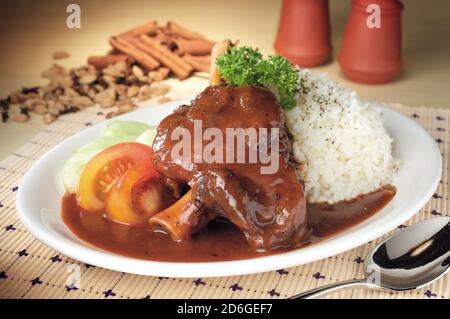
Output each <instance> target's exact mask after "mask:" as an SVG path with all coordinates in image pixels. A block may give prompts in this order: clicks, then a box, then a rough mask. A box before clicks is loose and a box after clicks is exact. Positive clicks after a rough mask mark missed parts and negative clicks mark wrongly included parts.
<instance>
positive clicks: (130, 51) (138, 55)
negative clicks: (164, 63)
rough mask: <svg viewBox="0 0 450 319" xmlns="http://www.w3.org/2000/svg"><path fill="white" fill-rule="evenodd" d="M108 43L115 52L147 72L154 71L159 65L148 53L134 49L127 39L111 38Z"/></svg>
mask: <svg viewBox="0 0 450 319" xmlns="http://www.w3.org/2000/svg"><path fill="white" fill-rule="evenodd" d="M109 42H110V44H111V45H112V46H113V47H114V48H115V49H116V50H118V51H120V52H122V53H123V54H126V55H128V56H130V57H131V58H133V59H134V60H136V62H138V63H139V64H141V65H142V66H143V67H145V68H146V69H148V70H154V69H156V68H157V67H158V66H159V65H160V63H159V62H158V61H157V60H155V59H154V58H153V57H152V56H150V55H149V54H148V53H146V52H144V51H142V50H141V49H139V48H137V47H135V46H134V45H133V43H132V42H131V41H130V39H129V38H121V37H111V38H110V39H109Z"/></svg>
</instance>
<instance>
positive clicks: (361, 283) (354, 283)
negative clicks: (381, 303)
mask: <svg viewBox="0 0 450 319" xmlns="http://www.w3.org/2000/svg"><path fill="white" fill-rule="evenodd" d="M350 288H351V289H354V288H378V286H376V285H374V284H372V283H370V282H367V280H366V279H352V280H346V281H341V282H337V283H333V284H329V285H325V286H322V287H318V288H316V289H312V290H310V291H306V292H302V293H299V294H297V295H295V296H292V297H289V299H312V298H317V297H322V296H325V295H327V294H330V293H333V292H335V291H336V290H338V289H350Z"/></svg>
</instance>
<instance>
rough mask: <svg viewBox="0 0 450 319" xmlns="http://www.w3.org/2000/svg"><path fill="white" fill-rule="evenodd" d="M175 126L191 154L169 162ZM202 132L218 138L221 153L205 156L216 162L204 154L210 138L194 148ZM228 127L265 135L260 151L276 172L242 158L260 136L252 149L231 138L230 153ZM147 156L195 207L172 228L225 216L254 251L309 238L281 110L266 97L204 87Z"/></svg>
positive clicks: (166, 124) (253, 90)
mask: <svg viewBox="0 0 450 319" xmlns="http://www.w3.org/2000/svg"><path fill="white" fill-rule="evenodd" d="M198 121H201V129H200V130H199V129H198V126H196V124H198V123H200V122H198ZM180 128H183V129H184V130H185V131H186V130H187V131H189V132H190V133H191V139H190V143H189V144H190V146H191V147H190V149H191V152H190V154H189V153H186V152H184V151H183V152H182V153H183V154H182V155H183V156H174V152H173V151H174V148H176V147H178V146H179V141H180V139H174V133H175V132H177V130H180ZM208 128H214V129H215V130H216V132H217V131H220V132H221V133H222V135H223V139H222V142H223V148H221V149H220V150H221V151H220V152H217V149H215V152H213V153H212V154H214V158H215V159H219V161H215V162H211V161H209V162H207V160H206V158H207V157H206V156H205V151H207V150H208V144H209V143H210V142H211V140H213V138H212V136H209V139H208V138H205V136H204V135H203V138H202V139H201V140H196V141H197V142H198V143H197V144H196V142H195V138H196V137H195V136H196V135H195V131H196V130H197V131H196V132H199V131H200V132H201V133H203V134H204V133H205V132H206V130H207V129H208ZM230 128H232V129H244V130H246V129H251V128H256V129H258V130H257V132H260V130H259V129H267V132H268V135H267V136H266V138H265V142H266V145H268V149H266V153H267V154H270V155H272V156H271V159H272V160H274V159H276V162H277V163H278V167H277V169H276V170H275V171H274V172H271V173H266V174H263V173H262V171H263V170H262V168H263V167H268V165H269V164H268V163H267V162H264V163H263V161H262V160H261V158H260V157H258V158H257V160H256V161H250V160H249V158H250V154H249V152H250V151H249V150H251V149H255V147H256V148H257V149H258V151H261V150H260V148H261V144H260V143H261V135H259V136H258V138H260V139H259V140H258V141H257V142H256V143H255V141H254V140H252V139H251V138H249V137H247V139H244V140H241V141H239V139H235V140H234V141H235V143H234V145H232V146H231V148H230V144H229V143H227V142H228V136H229V135H227V134H228V133H229V131H228V130H227V129H230ZM271 129H278V132H279V139H277V140H276V141H277V146H278V147H277V148H273V147H272V145H271V144H270V143H269V142H268V141H273V138H274V136H273V134H272V132H273V130H271ZM244 132H246V131H244ZM175 135H176V136H178V137H179V134H178V135H177V134H175ZM216 138H217V137H216ZM242 142H244V143H245V144H246V146H247V147H246V151H245V161H244V162H242V161H241V162H239V160H240V159H242V158H239V152H238V151H237V147H238V145H240V144H239V143H241V144H242ZM177 145H178V146H177ZM185 145H186V144H185ZM199 145H201V148H199V147H198V146H199ZM196 147H197V148H196ZM252 147H253V148H252ZM153 150H154V158H153V162H154V166H155V168H156V169H157V171H158V172H159V173H160V174H161V176H162V180H163V181H164V182H165V183H166V184H167V185H169V186H170V187H172V188H173V189H175V190H176V193H177V192H180V189H181V187H182V186H183V185H185V184H186V183H187V184H189V186H190V187H191V188H192V197H191V206H192V207H195V209H189V210H188V211H186V212H183V214H182V215H180V217H179V219H178V220H176V221H173V223H174V227H176V226H177V225H179V224H180V223H184V224H188V225H189V226H191V228H192V229H193V230H198V226H199V225H202V227H204V226H203V225H206V224H207V223H205V220H206V221H208V220H211V219H213V218H217V217H224V218H227V219H228V220H230V221H231V222H232V223H233V224H235V225H236V226H237V227H238V228H239V229H240V230H241V231H242V232H243V233H244V235H245V237H246V239H247V241H248V243H249V244H250V245H252V246H253V247H254V248H255V249H257V250H268V249H275V248H278V247H289V246H295V245H298V244H300V243H302V242H304V241H305V240H307V239H308V236H309V230H308V227H307V225H306V201H305V194H304V187H303V183H302V182H301V181H299V180H298V177H297V175H296V173H295V164H294V163H293V162H292V161H291V160H290V158H291V157H290V155H291V154H290V141H289V138H288V134H287V131H286V127H285V124H284V116H283V114H282V109H281V107H280V106H279V104H278V102H277V100H276V98H275V97H274V95H273V94H272V93H271V92H270V91H268V90H266V89H262V88H257V87H252V86H247V87H240V88H235V87H208V88H207V89H205V91H204V92H202V93H201V94H200V95H199V96H198V97H197V98H196V99H195V100H194V101H192V103H191V105H185V106H181V107H180V108H178V109H177V110H175V112H174V113H172V114H171V115H169V116H168V117H166V118H165V119H164V120H163V121H162V122H161V123H160V125H159V127H158V131H157V136H156V138H155V141H154V144H153ZM233 151H234V152H233ZM233 153H234V154H233ZM178 154H179V153H178ZM230 154H232V155H233V156H230ZM241 155H242V153H241ZM227 156H229V158H228V161H227V160H226V159H227ZM220 159H222V160H220ZM230 159H232V161H230Z"/></svg>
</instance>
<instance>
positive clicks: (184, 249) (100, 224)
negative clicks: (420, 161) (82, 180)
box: [62, 186, 396, 262]
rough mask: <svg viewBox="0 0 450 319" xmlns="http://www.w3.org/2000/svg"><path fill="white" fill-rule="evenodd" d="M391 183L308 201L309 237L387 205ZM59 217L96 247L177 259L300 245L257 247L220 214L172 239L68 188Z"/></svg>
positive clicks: (252, 254) (237, 255) (235, 256)
mask: <svg viewBox="0 0 450 319" xmlns="http://www.w3.org/2000/svg"><path fill="white" fill-rule="evenodd" d="M395 192H396V189H395V187H394V186H386V187H383V188H381V189H380V190H377V191H375V192H373V193H370V194H366V195H362V196H359V197H358V198H356V199H354V200H351V201H343V202H339V203H336V204H333V205H328V204H308V207H307V212H308V222H309V225H310V226H311V227H312V228H313V237H312V240H311V242H310V243H307V244H311V243H312V244H314V243H315V242H317V241H319V240H323V239H324V238H326V237H329V236H332V235H336V234H338V233H340V232H342V231H345V230H347V229H349V228H350V227H352V226H354V225H357V224H359V223H361V222H363V221H365V220H366V219H368V218H369V217H371V216H373V215H374V214H375V213H376V212H378V211H379V210H381V209H382V208H383V207H384V206H386V205H387V204H388V203H389V202H390V201H391V199H392V198H393V197H394V196H395ZM62 219H63V221H64V223H65V224H66V225H67V226H68V227H69V229H70V230H71V231H72V232H73V233H74V234H75V235H76V236H77V237H78V238H80V239H82V240H84V241H86V242H88V243H89V244H91V245H92V246H95V247H97V248H100V249H103V250H106V251H110V252H113V253H116V254H118V255H123V256H128V257H133V258H139V259H146V260H155V261H177V262H200V261H203V262H206V261H208V262H209V261H226V260H239V259H248V258H256V257H261V256H266V255H270V254H276V253H281V252H286V251H288V250H293V249H297V248H299V247H298V246H297V247H290V248H282V249H277V250H273V251H265V252H257V251H255V250H253V249H252V248H251V247H249V245H248V244H247V242H246V240H245V238H244V236H243V235H242V233H241V232H240V231H239V230H238V229H237V228H236V227H235V226H234V225H232V224H230V223H229V222H227V221H224V220H216V221H213V222H211V223H210V224H209V225H208V227H206V228H205V229H204V230H202V231H201V232H199V233H198V234H196V235H195V237H194V238H192V239H191V240H185V241H182V242H173V241H172V240H171V239H170V237H169V236H168V235H166V234H164V233H161V232H155V231H153V230H152V229H150V227H149V226H146V225H143V226H132V227H131V226H126V225H122V224H119V223H116V222H113V221H111V220H110V219H108V218H106V217H104V216H103V215H101V214H95V213H90V212H87V211H85V210H83V209H82V208H80V207H79V206H78V204H77V200H76V197H75V195H73V194H66V195H65V196H64V197H63V200H62Z"/></svg>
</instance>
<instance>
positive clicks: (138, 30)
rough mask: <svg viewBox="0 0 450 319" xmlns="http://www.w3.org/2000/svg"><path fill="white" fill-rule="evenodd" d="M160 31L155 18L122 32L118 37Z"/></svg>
mask: <svg viewBox="0 0 450 319" xmlns="http://www.w3.org/2000/svg"><path fill="white" fill-rule="evenodd" d="M157 31H158V23H157V22H156V21H154V20H152V21H149V22H147V23H145V24H143V25H140V26H138V27H135V28H133V29H130V30H128V31H125V32H122V33H121V34H119V35H118V37H122V38H123V37H128V36H130V37H137V36H140V35H141V34H155V33H156V32H157Z"/></svg>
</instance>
